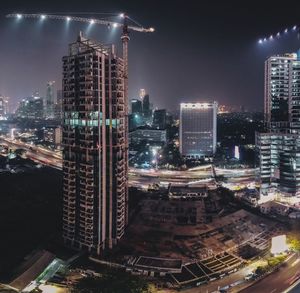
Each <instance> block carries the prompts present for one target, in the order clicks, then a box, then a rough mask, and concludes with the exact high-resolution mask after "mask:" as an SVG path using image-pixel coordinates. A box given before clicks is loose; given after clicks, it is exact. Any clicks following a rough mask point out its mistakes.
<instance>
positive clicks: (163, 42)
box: [0, 0, 300, 110]
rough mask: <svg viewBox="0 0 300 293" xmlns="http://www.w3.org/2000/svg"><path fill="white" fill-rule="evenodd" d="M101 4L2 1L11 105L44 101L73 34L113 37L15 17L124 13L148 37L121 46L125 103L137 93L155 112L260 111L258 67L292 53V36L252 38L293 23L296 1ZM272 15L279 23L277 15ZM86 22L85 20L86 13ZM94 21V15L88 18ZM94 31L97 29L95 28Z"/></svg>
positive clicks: (0, 26) (3, 82) (0, 23)
mask: <svg viewBox="0 0 300 293" xmlns="http://www.w3.org/2000/svg"><path fill="white" fill-rule="evenodd" d="M109 2H110V1H102V3H93V1H87V2H85V3H84V5H82V3H81V4H80V3H72V4H70V3H66V2H61V1H57V0H54V1H52V2H49V3H43V4H40V3H39V2H37V1H30V0H29V1H26V3H25V4H24V3H22V2H20V3H19V2H18V1H10V2H7V3H4V5H3V4H2V6H4V7H2V14H1V17H0V36H1V39H2V42H1V45H0V48H1V49H0V52H1V55H0V62H1V72H0V94H3V95H5V96H9V97H11V100H12V104H13V108H15V105H16V103H17V101H18V100H20V99H21V98H24V97H27V96H30V95H31V94H32V93H33V92H34V91H36V90H38V91H39V92H40V95H42V96H44V95H45V92H46V83H47V81H50V80H55V81H56V89H59V88H60V85H61V76H62V61H61V59H62V57H63V56H64V55H66V54H67V50H68V44H69V43H71V42H73V41H75V40H76V37H77V35H78V32H79V31H80V30H82V31H83V33H84V34H85V35H86V36H87V37H90V38H92V39H95V40H97V41H99V42H102V43H116V44H117V45H118V52H119V54H120V53H121V51H120V40H119V36H120V32H114V31H113V30H108V29H107V28H106V27H103V26H93V27H90V28H89V26H88V25H85V24H81V23H76V24H75V23H70V24H69V25H68V27H67V25H66V24H65V23H64V22H63V21H53V20H45V21H44V22H43V24H42V23H41V22H39V20H34V19H32V20H31V19H23V20H21V21H19V22H18V21H16V20H15V19H7V18H5V15H6V14H7V13H12V12H20V13H30V12H31V13H46V14H47V13H49V14H50V13H53V14H55V13H65V14H66V15H68V12H69V13H70V12H74V13H76V12H78V13H80V12H83V11H84V12H87V11H92V10H94V11H97V12H115V13H119V12H122V11H124V12H126V13H127V14H128V15H129V16H131V17H132V18H133V19H135V20H137V21H138V22H140V23H141V24H143V26H145V27H150V26H153V27H155V29H156V32H155V33H153V34H142V33H138V32H132V33H131V41H130V43H129V99H131V98H135V97H137V96H138V90H139V89H140V88H145V89H146V90H147V92H148V93H149V95H150V100H151V102H152V103H153V104H154V106H157V107H164V108H167V109H170V110H175V109H178V108H179V103H180V102H183V101H184V102H189V101H203V100H206V101H208V100H216V101H218V102H219V103H220V104H228V105H244V106H245V107H246V108H248V109H250V110H254V109H259V110H261V109H262V105H263V82H264V80H263V79H264V78H263V75H264V61H265V59H266V58H267V57H268V56H270V55H273V54H282V53H285V52H295V51H296V50H297V49H298V48H299V47H300V42H299V39H298V38H297V33H293V32H291V33H289V34H288V35H287V36H284V37H283V38H281V39H275V40H273V41H271V42H269V43H267V44H263V45H261V44H258V39H259V38H262V37H264V36H269V35H270V34H276V32H277V31H279V30H280V31H282V30H283V29H285V28H286V27H289V28H291V27H293V26H294V25H295V24H299V22H297V21H299V19H298V11H299V9H300V3H297V2H296V1H292V3H294V4H293V5H291V4H290V5H289V6H288V7H287V8H286V9H285V10H283V9H281V10H280V11H279V9H280V8H279V7H277V6H276V5H275V4H273V5H267V4H263V3H259V2H255V1H251V2H250V1H249V2H247V3H241V2H239V4H235V3H234V1H229V2H228V1H227V3H222V2H221V1H216V2H210V3H207V2H205V3H204V4H202V5H200V4H199V3H197V2H198V1H185V2H184V3H185V4H184V5H182V4H181V1H164V2H163V3H161V1H151V3H150V2H147V3H146V2H145V3H143V5H142V3H141V1H127V2H126V3H124V2H123V1H114V2H113V3H109ZM279 13H280V17H277V15H278V14H279ZM91 17H93V15H91ZM94 17H95V18H96V17H97V15H94ZM96 28H97V29H96Z"/></svg>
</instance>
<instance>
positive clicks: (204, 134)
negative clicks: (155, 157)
mask: <svg viewBox="0 0 300 293" xmlns="http://www.w3.org/2000/svg"><path fill="white" fill-rule="evenodd" d="M217 111H218V104H217V103H216V102H213V103H181V104H180V128H179V138H180V152H181V154H182V155H183V156H186V157H193V158H197V157H211V156H213V154H214V153H215V151H216V146H217Z"/></svg>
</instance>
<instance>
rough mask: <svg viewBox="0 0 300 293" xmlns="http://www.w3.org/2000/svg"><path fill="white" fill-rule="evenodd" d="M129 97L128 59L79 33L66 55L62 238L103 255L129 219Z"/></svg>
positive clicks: (70, 243) (64, 59)
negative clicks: (126, 76) (127, 79)
mask: <svg viewBox="0 0 300 293" xmlns="http://www.w3.org/2000/svg"><path fill="white" fill-rule="evenodd" d="M126 103H127V101H126V97H125V96H124V64H123V60H122V59H121V58H119V57H118V56H117V55H116V53H115V50H114V47H113V46H103V45H101V44H98V43H96V42H94V41H91V40H88V39H85V38H84V37H82V35H81V34H80V36H79V37H78V40H77V41H76V42H75V43H72V44H70V46H69V55H67V56H65V57H63V129H62V145H63V147H64V150H63V174H64V175H63V176H64V179H63V238H64V241H65V243H66V244H67V245H70V246H72V247H74V248H77V249H87V250H88V251H91V252H94V253H97V254H98V255H99V254H101V253H102V251H103V250H105V249H107V248H108V249H110V248H112V247H113V246H114V245H115V244H116V243H117V242H118V241H119V240H120V239H121V238H122V236H123V235H124V231H125V226H126V224H127V207H128V180H127V178H128V168H127V161H126V156H127V147H126V141H125V139H126V137H127V136H126V131H127V129H126V119H127V116H126V114H127V113H126V111H127V104H126Z"/></svg>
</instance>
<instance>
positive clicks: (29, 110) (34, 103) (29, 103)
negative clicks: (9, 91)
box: [16, 92, 44, 120]
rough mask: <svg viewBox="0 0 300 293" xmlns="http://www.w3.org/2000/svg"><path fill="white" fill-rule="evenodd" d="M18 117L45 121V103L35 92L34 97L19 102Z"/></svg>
mask: <svg viewBox="0 0 300 293" xmlns="http://www.w3.org/2000/svg"><path fill="white" fill-rule="evenodd" d="M16 114H17V117H19V118H25V119H32V120H35V119H43V118H44V101H43V98H41V97H40V96H39V93H38V92H35V93H34V94H33V95H32V97H28V98H24V99H22V100H21V101H20V102H19V106H18V109H17V111H16Z"/></svg>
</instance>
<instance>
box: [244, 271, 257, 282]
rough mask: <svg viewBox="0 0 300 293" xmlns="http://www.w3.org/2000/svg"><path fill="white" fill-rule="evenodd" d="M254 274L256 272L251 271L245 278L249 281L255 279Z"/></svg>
mask: <svg viewBox="0 0 300 293" xmlns="http://www.w3.org/2000/svg"><path fill="white" fill-rule="evenodd" d="M254 276H255V275H254V273H250V274H248V275H246V276H245V280H246V281H249V280H251V279H253V278H254Z"/></svg>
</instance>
